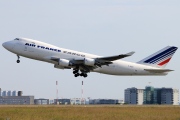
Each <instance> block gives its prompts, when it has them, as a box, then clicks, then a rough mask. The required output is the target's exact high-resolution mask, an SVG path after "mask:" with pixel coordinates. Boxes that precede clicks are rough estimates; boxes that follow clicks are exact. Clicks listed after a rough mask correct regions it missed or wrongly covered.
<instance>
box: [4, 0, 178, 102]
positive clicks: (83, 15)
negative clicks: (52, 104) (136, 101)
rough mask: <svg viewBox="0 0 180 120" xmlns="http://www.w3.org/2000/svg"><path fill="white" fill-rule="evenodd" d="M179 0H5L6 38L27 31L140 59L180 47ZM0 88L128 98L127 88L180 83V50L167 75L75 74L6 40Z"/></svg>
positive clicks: (79, 47) (87, 48)
mask: <svg viewBox="0 0 180 120" xmlns="http://www.w3.org/2000/svg"><path fill="white" fill-rule="evenodd" d="M179 21H180V1H179V0H171V1H169V0H146V1H144V0H53V1H52V0H38V1H37V0H29V1H27V0H26V1H25V0H16V1H12V0H0V43H1V44H2V43H3V42H6V41H10V40H13V39H14V38H16V37H25V38H31V39H35V40H39V41H42V42H47V43H50V44H53V45H56V46H58V47H62V48H67V49H72V50H77V51H81V52H86V53H92V54H96V55H101V56H112V55H117V54H124V53H128V52H131V51H135V52H136V53H135V54H134V55H133V56H131V57H128V58H124V59H123V60H126V61H130V62H137V61H139V60H141V59H143V58H145V57H147V56H149V55H150V54H152V53H154V52H156V51H158V50H160V49H162V48H164V47H166V46H168V45H174V46H177V47H180V22H179ZM0 54H1V62H0V68H1V70H0V71H1V74H0V88H1V89H2V90H16V91H23V95H34V96H35V98H48V99H55V98H56V87H57V86H56V81H58V87H57V88H58V91H59V92H58V98H80V97H81V82H82V81H84V86H83V88H84V97H85V98H86V99H87V98H88V97H90V98H92V99H98V98H106V99H124V89H126V88H130V87H136V88H140V89H143V88H145V86H147V85H151V86H154V87H158V88H161V87H172V88H176V89H180V75H178V74H179V73H180V69H179V61H180V57H179V56H180V55H179V54H180V50H177V52H176V53H175V55H174V56H173V58H172V60H171V61H170V63H169V64H168V65H167V67H166V68H168V69H173V70H175V71H174V72H171V73H169V74H168V75H167V76H146V77H145V76H136V77H134V76H112V75H105V74H99V73H90V74H88V77H87V78H82V77H78V78H75V77H74V76H73V74H72V70H60V69H55V68H54V66H53V64H49V63H45V62H40V61H35V60H31V59H28V58H24V57H21V59H20V60H21V63H20V64H17V63H16V60H17V56H16V55H15V54H13V53H10V52H9V51H7V50H6V49H4V48H3V47H2V45H1V47H0Z"/></svg>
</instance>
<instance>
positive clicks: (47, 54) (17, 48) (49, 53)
mask: <svg viewBox="0 0 180 120" xmlns="http://www.w3.org/2000/svg"><path fill="white" fill-rule="evenodd" d="M26 43H29V44H32V46H27V45H25V44H26ZM33 45H36V46H33ZM3 46H4V47H5V48H6V49H7V50H9V51H10V52H13V53H15V54H17V55H19V56H24V57H27V58H31V59H35V60H40V61H44V62H48V63H52V64H55V65H56V64H58V63H57V62H56V61H53V60H51V59H50V58H51V57H57V58H60V59H67V60H73V59H82V58H97V57H101V56H97V55H93V54H88V53H83V52H78V51H74V50H68V49H64V48H59V47H56V46H54V45H50V44H47V43H43V42H40V41H36V40H32V39H27V38H20V39H19V40H13V41H9V42H6V43H4V45H3ZM46 48H49V49H46ZM50 48H53V50H50ZM144 69H158V68H155V67H151V66H146V65H142V64H138V63H132V62H127V61H122V60H116V61H113V63H112V64H110V65H103V66H102V67H98V68H96V69H94V70H92V72H98V73H103V74H110V75H125V76H128V75H167V73H151V72H148V71H145V70H144Z"/></svg>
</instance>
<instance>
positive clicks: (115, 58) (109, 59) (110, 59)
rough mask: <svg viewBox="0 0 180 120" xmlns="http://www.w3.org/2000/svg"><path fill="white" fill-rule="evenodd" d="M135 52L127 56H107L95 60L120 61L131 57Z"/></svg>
mask: <svg viewBox="0 0 180 120" xmlns="http://www.w3.org/2000/svg"><path fill="white" fill-rule="evenodd" d="M134 53H135V52H130V53H127V54H121V55H115V56H109V57H100V58H96V60H100V61H114V60H118V59H122V58H125V57H129V56H131V55H133V54H134Z"/></svg>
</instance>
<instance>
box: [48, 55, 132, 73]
mask: <svg viewBox="0 0 180 120" xmlns="http://www.w3.org/2000/svg"><path fill="white" fill-rule="evenodd" d="M134 53H135V52H130V53H127V54H121V55H115V56H109V57H99V58H82V59H72V60H69V66H64V68H77V69H80V70H83V71H86V72H90V71H91V70H93V69H95V68H98V67H101V66H102V65H109V64H112V63H113V62H112V61H115V60H118V59H122V58H125V57H129V56H131V55H133V54H134ZM60 59H61V58H58V57H51V60H53V61H56V62H58V64H59V61H60ZM86 60H90V61H91V62H92V64H86V63H85V61H86ZM60 68H61V67H60Z"/></svg>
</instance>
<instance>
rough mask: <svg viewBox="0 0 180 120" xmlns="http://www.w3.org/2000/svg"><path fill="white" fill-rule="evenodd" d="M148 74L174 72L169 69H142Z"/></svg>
mask: <svg viewBox="0 0 180 120" xmlns="http://www.w3.org/2000/svg"><path fill="white" fill-rule="evenodd" d="M144 70H146V71H148V72H153V73H165V72H171V71H174V70H170V69H144Z"/></svg>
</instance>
